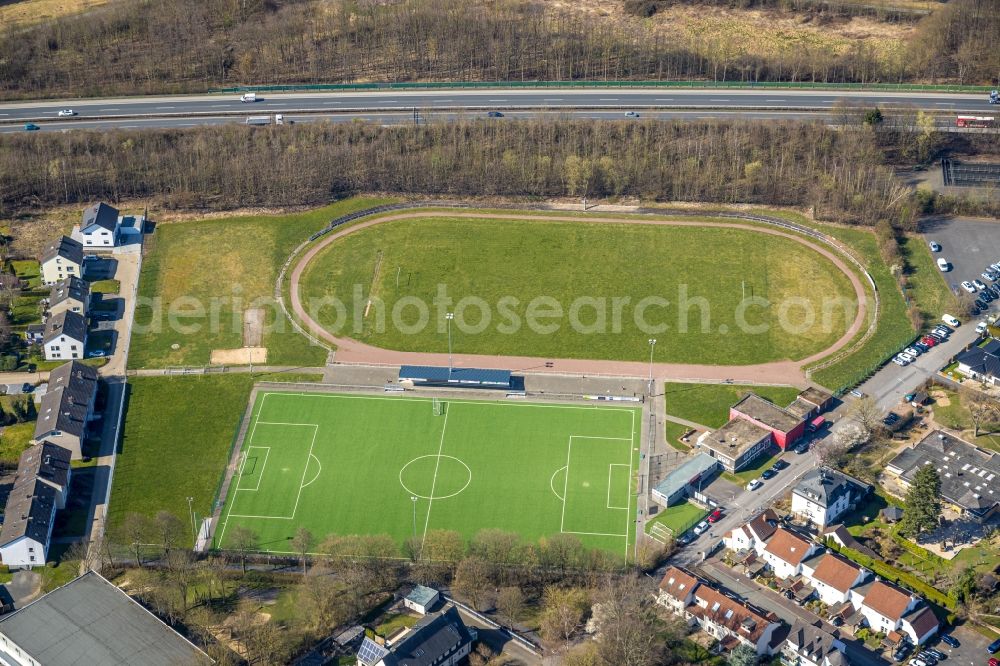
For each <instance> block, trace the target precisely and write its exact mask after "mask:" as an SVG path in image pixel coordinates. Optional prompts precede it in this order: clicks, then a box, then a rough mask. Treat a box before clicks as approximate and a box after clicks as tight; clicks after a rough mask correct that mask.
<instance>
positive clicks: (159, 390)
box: [109, 374, 316, 528]
mask: <svg viewBox="0 0 1000 666" xmlns="http://www.w3.org/2000/svg"><path fill="white" fill-rule="evenodd" d="M265 379H266V380H269V381H294V380H304V381H311V380H315V379H316V376H315V375H297V374H276V375H256V376H255V377H254V381H256V380H265ZM251 385H252V383H251V379H250V376H249V375H247V374H226V375H200V376H199V375H193V376H192V375H187V376H172V377H134V378H132V379H130V380H129V387H130V394H129V400H128V404H127V409H128V411H127V413H126V417H125V433H124V437H123V441H122V444H121V449H120V454H119V456H118V461H117V466H116V469H115V478H114V485H113V487H112V495H111V510H110V511H109V520H110V523H111V526H112V528H114V526H116V525H118V524H120V522H121V520H122V518H123V517H124V516H125V514H127V513H131V512H136V513H143V514H146V515H148V516H154V515H156V512H157V511H160V510H167V511H171V512H173V513H174V514H176V515H177V516H180V517H181V518H186V516H187V515H188V506H187V500H186V498H187V497H194V509H195V511H196V512H197V513H198V515H199V516H207V515H208V514H209V512H210V510H211V506H212V500H213V498H214V497H215V492H216V488H217V486H218V483H219V477H220V475H221V474H222V470H223V468H224V467H225V465H226V462H227V460H228V456H229V450H230V445H231V444H232V441H233V437H234V436H235V434H236V429H237V427H238V424H239V421H240V419H241V418H242V417H243V412H244V410H245V409H246V405H247V400H248V399H249V396H250V388H251Z"/></svg>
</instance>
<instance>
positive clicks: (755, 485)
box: [747, 479, 764, 490]
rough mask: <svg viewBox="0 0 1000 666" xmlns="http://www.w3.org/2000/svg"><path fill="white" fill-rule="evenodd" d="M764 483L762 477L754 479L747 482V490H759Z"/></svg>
mask: <svg viewBox="0 0 1000 666" xmlns="http://www.w3.org/2000/svg"><path fill="white" fill-rule="evenodd" d="M763 485H764V482H763V481H761V480H760V479H754V480H753V481H751V482H750V483H748V484H747V490H757V489H758V488H760V487H761V486H763Z"/></svg>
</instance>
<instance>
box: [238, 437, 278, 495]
mask: <svg viewBox="0 0 1000 666" xmlns="http://www.w3.org/2000/svg"><path fill="white" fill-rule="evenodd" d="M250 449H264V462H262V463H261V464H260V472H259V473H258V474H257V485H256V486H255V487H253V488H237V490H252V491H254V492H256V491H258V490H260V480H261V479H262V478H263V477H264V468H265V467H266V466H267V459H268V458H269V457H270V456H271V447H270V446H250V447H249V448H248V449H247V453H249V452H250ZM243 464H244V466H245V465H246V460H245V459H244V463H243ZM240 478H241V479H242V478H243V470H240ZM237 485H239V484H237Z"/></svg>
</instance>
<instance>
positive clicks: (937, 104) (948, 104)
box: [934, 102, 955, 106]
mask: <svg viewBox="0 0 1000 666" xmlns="http://www.w3.org/2000/svg"><path fill="white" fill-rule="evenodd" d="M934 106H955V103H954V102H934Z"/></svg>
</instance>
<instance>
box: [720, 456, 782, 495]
mask: <svg viewBox="0 0 1000 666" xmlns="http://www.w3.org/2000/svg"><path fill="white" fill-rule="evenodd" d="M780 457H781V451H779V450H778V449H777V448H773V449H770V450H769V451H768V452H766V453H764V454H763V455H761V457H759V458H757V459H756V460H754V461H753V463H752V464H751V466H750V467H746V468H744V469H741V470H740V471H738V472H736V473H733V472H723V473H722V476H723V477H725V478H726V479H728V480H729V481H732V482H733V483H735V484H737V485H739V486H741V487H743V486H746V484H748V483H750V481H752V480H753V479H756V478H757V477H759V476H760V473H761V472H763V471H764V470H765V469H767V468H768V467H770V466H771V465H773V464H774V463H775V461H776V460H777V459H778V458H780ZM761 480H762V481H763V479H761ZM764 483H765V484H768V483H783V481H782V479H781V472H778V476H776V477H774V478H773V479H771V480H770V481H764Z"/></svg>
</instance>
